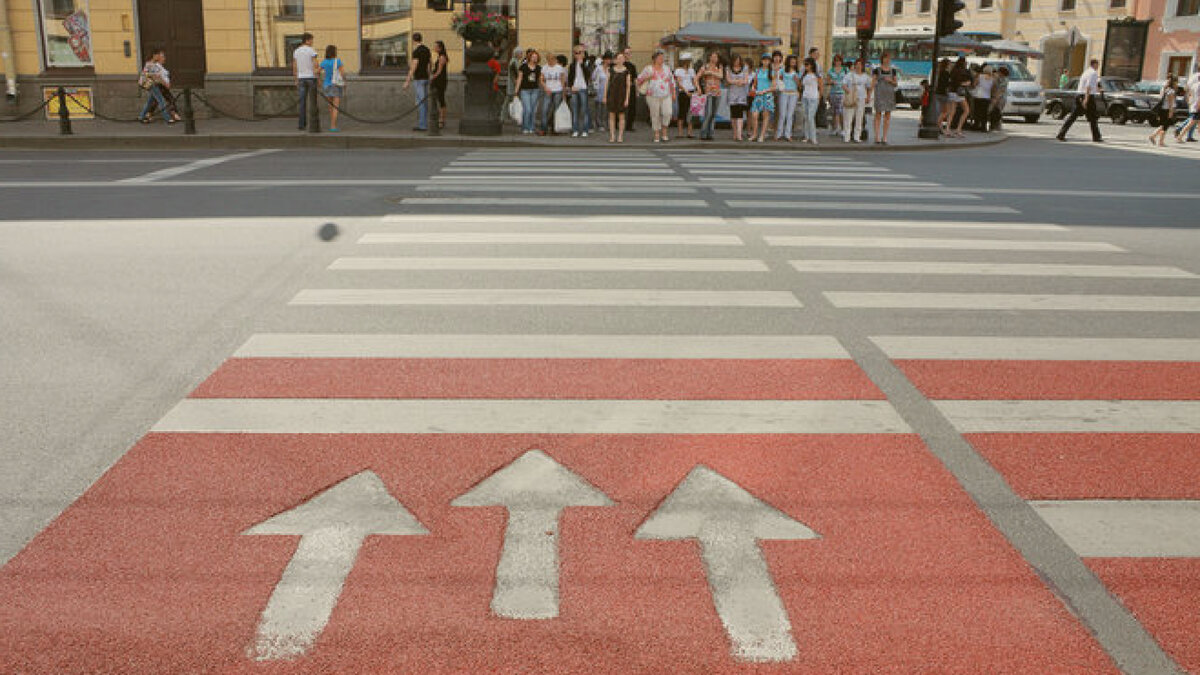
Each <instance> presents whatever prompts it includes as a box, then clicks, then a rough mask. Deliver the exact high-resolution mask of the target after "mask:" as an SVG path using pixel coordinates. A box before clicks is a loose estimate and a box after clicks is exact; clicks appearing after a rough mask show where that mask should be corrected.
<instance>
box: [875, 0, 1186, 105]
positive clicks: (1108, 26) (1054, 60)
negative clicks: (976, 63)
mask: <svg viewBox="0 0 1200 675" xmlns="http://www.w3.org/2000/svg"><path fill="white" fill-rule="evenodd" d="M879 1H880V6H879V10H878V16H879V23H880V25H881V26H884V27H887V26H911V25H926V26H932V25H933V22H934V18H935V17H934V15H935V13H936V11H937V0H879ZM964 2H965V3H966V5H967V6H966V9H965V10H964V11H962V12H960V14H959V16H960V17H961V18H962V21H963V29H962V30H963V31H968V32H985V33H995V34H998V35H1000V36H1002V37H1003V38H1004V39H1006V40H1016V41H1018V42H1024V43H1026V44H1028V45H1030V46H1031V47H1035V48H1037V49H1038V50H1040V51H1041V52H1042V53H1043V54H1044V58H1042V59H1034V60H1032V61H1031V62H1030V66H1031V67H1032V68H1033V69H1034V70H1035V71H1036V72H1039V73H1040V77H1041V80H1042V82H1043V84H1047V85H1050V84H1056V83H1057V81H1058V77H1059V75H1060V74H1061V73H1062V71H1063V70H1066V71H1067V72H1068V73H1069V74H1070V75H1078V74H1079V73H1081V72H1082V71H1083V69H1084V68H1086V67H1087V63H1088V61H1089V60H1090V59H1092V58H1097V59H1100V60H1101V61H1102V62H1103V63H1104V69H1105V72H1106V73H1107V74H1113V75H1121V76H1125V77H1130V78H1131V79H1151V80H1158V79H1163V77H1165V74H1166V73H1167V72H1168V71H1170V70H1176V71H1178V70H1181V69H1187V68H1190V67H1192V64H1194V63H1195V59H1196V55H1197V32H1198V31H1200V0H964Z"/></svg>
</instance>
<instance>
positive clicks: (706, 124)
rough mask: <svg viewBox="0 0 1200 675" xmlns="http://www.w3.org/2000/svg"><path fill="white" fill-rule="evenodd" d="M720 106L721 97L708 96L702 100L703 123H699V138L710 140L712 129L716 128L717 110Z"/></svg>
mask: <svg viewBox="0 0 1200 675" xmlns="http://www.w3.org/2000/svg"><path fill="white" fill-rule="evenodd" d="M720 106H721V97H720V96H719V95H716V94H709V95H708V97H707V98H705V99H704V121H703V122H701V123H700V138H712V137H713V129H715V128H716V126H717V109H718V108H719V107H720Z"/></svg>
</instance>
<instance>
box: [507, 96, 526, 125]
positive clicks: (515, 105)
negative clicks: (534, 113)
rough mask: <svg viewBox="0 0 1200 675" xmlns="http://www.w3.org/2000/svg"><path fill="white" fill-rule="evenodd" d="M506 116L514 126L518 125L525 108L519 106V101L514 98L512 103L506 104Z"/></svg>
mask: <svg viewBox="0 0 1200 675" xmlns="http://www.w3.org/2000/svg"><path fill="white" fill-rule="evenodd" d="M508 116H509V117H511V118H512V121H513V122H515V123H516V124H520V123H521V122H522V120H523V118H524V117H525V106H523V105H521V99H520V98H518V97H516V96H514V97H513V100H512V102H510V103H509V104H508Z"/></svg>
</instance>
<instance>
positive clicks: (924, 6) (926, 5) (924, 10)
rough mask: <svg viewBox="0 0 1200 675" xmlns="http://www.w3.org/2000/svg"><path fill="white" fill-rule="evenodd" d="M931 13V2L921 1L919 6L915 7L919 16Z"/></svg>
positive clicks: (930, 0)
mask: <svg viewBox="0 0 1200 675" xmlns="http://www.w3.org/2000/svg"><path fill="white" fill-rule="evenodd" d="M931 11H933V0H921V4H920V5H918V6H917V12H918V13H919V14H928V13H930V12H931Z"/></svg>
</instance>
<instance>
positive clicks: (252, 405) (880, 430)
mask: <svg viewBox="0 0 1200 675" xmlns="http://www.w3.org/2000/svg"><path fill="white" fill-rule="evenodd" d="M153 431H156V432H177V433H218V434H220V433H234V434H236V433H244V434H902V433H910V429H909V427H908V425H907V424H906V423H905V422H904V421H903V420H902V419H901V418H900V416H899V414H897V413H896V411H895V410H894V409H892V407H891V405H890V404H889V403H887V402H886V401H868V400H857V401H850V400H842V401H745V400H740V401H714V400H561V399H560V400H547V399H526V400H470V399H419V400H395V399H247V398H241V399H202V398H189V399H185V400H183V401H181V402H180V403H179V404H178V405H176V406H175V408H173V409H172V410H171V411H170V412H168V413H167V414H166V416H164V417H163V418H162V420H160V421H159V422H158V423H157V424H156V425H154V428H153Z"/></svg>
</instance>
